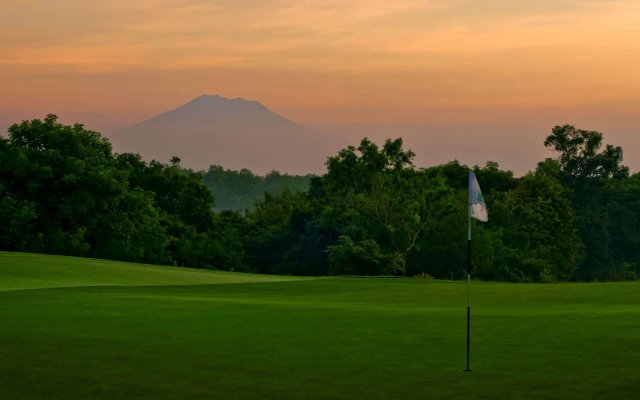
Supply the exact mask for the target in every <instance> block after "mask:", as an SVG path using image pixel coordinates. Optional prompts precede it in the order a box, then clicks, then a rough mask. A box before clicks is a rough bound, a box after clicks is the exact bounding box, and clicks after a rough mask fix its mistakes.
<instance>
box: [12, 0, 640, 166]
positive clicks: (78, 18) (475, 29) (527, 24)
mask: <svg viewBox="0 0 640 400" xmlns="http://www.w3.org/2000/svg"><path fill="white" fill-rule="evenodd" d="M202 94H218V95H221V96H225V97H230V98H235V97H242V98H245V99H253V100H257V101H260V102H261V103H263V104H264V105H265V106H267V107H268V108H270V109H271V110H273V111H275V112H277V113H279V114H281V115H284V116H286V117H287V118H289V119H292V120H294V121H296V122H299V123H301V124H304V125H307V126H309V127H311V128H314V129H316V130H318V131H319V132H323V133H325V134H326V135H327V138H328V139H327V140H346V141H350V142H351V143H354V142H357V141H358V140H359V138H361V137H363V136H369V137H371V138H373V139H375V140H382V139H383V138H385V137H398V136H402V137H403V138H404V139H405V142H406V144H407V146H408V147H410V148H412V149H413V150H414V151H415V152H416V153H417V155H418V156H417V158H416V163H417V164H419V165H420V164H422V165H433V164H437V163H442V162H447V161H450V160H453V159H458V160H460V161H462V162H464V163H467V164H469V165H473V164H480V165H482V164H484V162H485V161H487V160H493V161H497V162H499V163H500V165H501V166H502V167H503V168H505V169H510V170H513V171H515V172H516V173H517V174H522V173H524V172H526V171H527V170H532V169H534V168H535V166H536V163H537V162H538V161H540V160H542V159H543V158H544V157H552V156H553V154H552V153H550V152H549V151H548V150H546V149H545V148H544V146H543V144H542V143H543V141H544V138H545V137H546V136H547V135H548V134H549V133H550V131H551V128H552V127H553V126H554V125H561V124H566V123H568V124H572V125H575V126H577V127H579V128H582V129H589V130H597V131H600V132H602V133H603V134H604V139H605V142H606V143H612V144H615V145H620V146H622V147H623V149H624V151H625V164H627V165H629V166H630V167H631V169H632V171H634V172H635V171H638V170H640V153H639V152H638V149H640V134H639V133H640V132H639V128H640V117H639V116H640V2H639V1H637V0H537V1H520V0H420V1H419V0H393V1H386V0H350V1H338V0H296V1H288V0H220V1H215V0H153V1H146V0H139V1H130V0H128V1H124V0H103V1H96V2H93V1H86V0H59V1H55V2H51V1H48V0H13V1H12V0H9V1H5V2H3V4H2V12H1V13H0V124H1V126H2V127H6V126H8V125H10V124H11V123H14V122H18V121H20V120H23V119H32V118H42V117H44V116H45V115H46V114H48V113H54V114H57V115H58V116H60V118H61V120H62V121H63V122H66V123H72V122H81V123H83V124H85V125H86V126H87V127H88V128H91V129H94V130H98V131H100V132H102V133H104V134H105V135H107V136H109V135H110V134H112V133H113V132H115V131H117V130H118V129H121V128H123V127H126V126H128V125H131V124H133V123H136V122H139V121H142V120H145V119H147V118H149V117H151V116H153V115H156V114H158V113H160V112H163V111H166V110H169V109H173V108H176V107H178V106H180V105H181V104H183V103H186V102H188V101H189V100H191V99H193V98H195V97H197V96H199V95H202ZM337 138H339V139H337ZM345 138H347V139H345Z"/></svg>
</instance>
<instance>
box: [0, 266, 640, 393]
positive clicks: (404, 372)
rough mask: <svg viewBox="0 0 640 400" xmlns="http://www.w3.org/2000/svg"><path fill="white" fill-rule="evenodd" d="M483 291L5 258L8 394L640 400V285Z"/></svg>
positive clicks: (1, 372) (1, 351) (3, 386)
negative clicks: (468, 356) (468, 349)
mask: <svg viewBox="0 0 640 400" xmlns="http://www.w3.org/2000/svg"><path fill="white" fill-rule="evenodd" d="M278 279H282V280H281V281H275V280H278ZM198 282H200V283H202V284H196V283H198ZM55 286H59V287H55ZM18 289H20V290H18ZM472 290H473V309H472V319H473V320H472V324H473V325H472V330H473V333H472V338H473V341H472V360H471V365H472V368H473V372H467V373H465V372H463V371H462V369H463V368H464V366H465V323H466V321H465V316H466V284H465V283H463V282H442V281H433V280H414V279H406V280H405V279H357V278H324V279H315V280H313V279H311V280H310V279H306V280H295V279H293V278H286V277H264V276H259V275H244V274H227V273H222V272H211V271H193V270H186V269H173V268H167V267H150V266H140V265H135V264H124V263H113V262H105V261H99V260H86V259H74V258H68V257H53V256H39V255H27V254H14V253H0V398H1V399H43V398H44V399H49V398H50V399H165V398H166V399H208V398H218V399H396V398H405V399H487V398H496V399H636V398H637V382H638V381H637V376H638V372H637V370H636V367H637V365H636V364H637V363H638V354H639V352H640V342H639V340H638V339H639V336H640V306H639V304H640V285H639V284H637V283H619V284H618V283H615V284H614V283H607V284H604V283H599V284H595V283H594V284H553V285H541V284H538V285H535V284H498V283H474V286H473V289H472Z"/></svg>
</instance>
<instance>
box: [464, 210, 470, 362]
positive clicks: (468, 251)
mask: <svg viewBox="0 0 640 400" xmlns="http://www.w3.org/2000/svg"><path fill="white" fill-rule="evenodd" d="M467 213H468V215H469V225H468V238H467V368H466V369H465V371H467V372H469V371H471V368H470V366H469V353H470V350H471V211H470V206H467Z"/></svg>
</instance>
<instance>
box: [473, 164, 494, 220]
mask: <svg viewBox="0 0 640 400" xmlns="http://www.w3.org/2000/svg"><path fill="white" fill-rule="evenodd" d="M469 216H470V217H471V218H475V219H477V220H478V221H482V222H487V221H489V213H488V212H487V206H486V204H484V197H482V191H480V185H479V184H478V180H477V179H476V174H474V173H473V171H469Z"/></svg>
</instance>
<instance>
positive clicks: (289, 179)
mask: <svg viewBox="0 0 640 400" xmlns="http://www.w3.org/2000/svg"><path fill="white" fill-rule="evenodd" d="M312 177H313V175H304V176H298V175H288V174H281V173H279V172H278V171H271V172H270V173H268V174H267V175H265V176H260V175H255V174H254V173H253V172H251V171H249V170H248V169H242V170H240V171H233V170H229V169H224V167H222V166H221V165H212V166H210V167H209V170H208V171H207V172H205V173H204V176H203V177H202V182H204V184H205V185H206V186H207V187H208V188H209V190H211V192H212V193H213V195H214V196H215V198H216V206H215V208H214V211H225V210H233V211H246V210H253V209H254V207H255V205H256V203H257V202H259V201H260V200H262V198H263V197H264V194H265V193H269V194H272V195H279V194H281V193H282V192H284V191H285V190H288V191H290V192H294V193H297V192H306V191H307V190H309V183H310V182H311V178H312Z"/></svg>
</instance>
